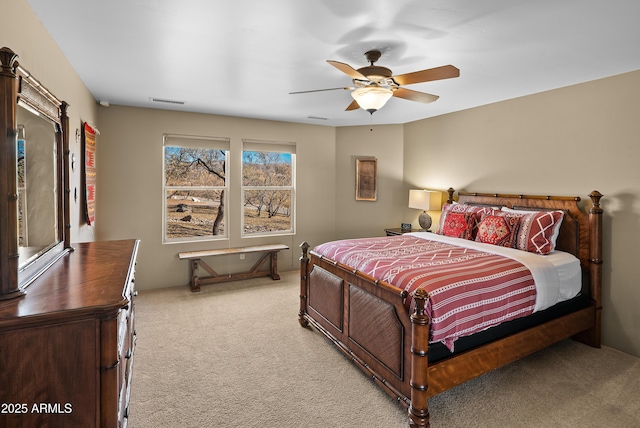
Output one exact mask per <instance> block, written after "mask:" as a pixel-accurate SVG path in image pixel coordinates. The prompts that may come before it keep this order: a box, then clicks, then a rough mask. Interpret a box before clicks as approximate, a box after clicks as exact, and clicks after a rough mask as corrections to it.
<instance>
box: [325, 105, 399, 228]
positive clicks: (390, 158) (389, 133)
mask: <svg viewBox="0 0 640 428" xmlns="http://www.w3.org/2000/svg"><path fill="white" fill-rule="evenodd" d="M352 114H366V113H364V112H352ZM336 135H337V138H336V164H335V176H336V239H341V238H359V237H366V236H383V235H384V229H385V228H389V227H400V223H402V222H403V221H404V219H403V218H402V210H400V209H398V207H403V206H406V205H407V203H408V201H409V194H408V193H407V194H405V192H404V184H403V181H402V169H403V166H402V165H403V151H402V146H403V138H404V131H403V125H387V126H373V127H371V126H353V127H342V128H337V130H336ZM356 158H376V159H377V169H378V176H377V199H376V201H356V196H355V195H356V194H355V189H356Z"/></svg>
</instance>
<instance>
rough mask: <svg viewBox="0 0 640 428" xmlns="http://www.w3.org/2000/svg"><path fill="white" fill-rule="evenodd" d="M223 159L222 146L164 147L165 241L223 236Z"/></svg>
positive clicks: (224, 181)
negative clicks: (217, 147) (213, 147)
mask: <svg viewBox="0 0 640 428" xmlns="http://www.w3.org/2000/svg"><path fill="white" fill-rule="evenodd" d="M226 159H227V152H226V150H223V149H210V148H201V147H183V146H170V145H167V146H165V148H164V176H165V183H164V188H165V239H166V240H182V239H192V238H196V237H215V236H226V232H225V190H226Z"/></svg>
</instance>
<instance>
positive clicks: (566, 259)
mask: <svg viewBox="0 0 640 428" xmlns="http://www.w3.org/2000/svg"><path fill="white" fill-rule="evenodd" d="M411 235H413V236H416V237H419V238H423V239H429V240H432V241H439V242H445V243H448V244H452V245H457V246H461V247H465V248H472V249H475V250H478V251H485V252H488V253H494V254H500V255H503V256H505V257H509V258H511V259H514V260H517V261H519V262H520V263H522V264H523V265H525V266H526V267H527V268H528V269H529V270H530V271H531V274H532V275H533V279H534V281H535V284H536V305H535V308H534V312H536V311H541V310H543V309H546V308H548V307H551V306H553V305H555V304H556V303H559V302H562V301H564V300H569V299H571V298H573V297H575V296H577V295H578V293H579V292H580V289H581V288H582V270H581V269H580V260H579V259H578V258H577V257H575V256H574V255H572V254H569V253H565V252H563V251H552V252H551V253H549V254H547V255H545V256H541V255H539V254H534V253H529V252H526V251H522V250H516V249H515V248H507V247H500V246H498V245H491V244H484V243H482V242H476V241H470V240H466V239H460V238H452V237H449V236H444V235H438V234H437V233H431V232H414V233H411Z"/></svg>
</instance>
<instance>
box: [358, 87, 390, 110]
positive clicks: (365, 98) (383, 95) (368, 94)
mask: <svg viewBox="0 0 640 428" xmlns="http://www.w3.org/2000/svg"><path fill="white" fill-rule="evenodd" d="M351 96H352V97H353V99H354V100H356V101H357V102H358V105H359V106H360V108H361V109H363V110H366V111H368V112H369V113H373V112H374V111H376V110H379V109H381V108H382V106H384V105H385V103H386V102H387V101H389V98H391V97H392V96H393V91H391V89H388V88H382V87H380V86H367V87H365V88H358V89H355V90H354V91H353V92H351Z"/></svg>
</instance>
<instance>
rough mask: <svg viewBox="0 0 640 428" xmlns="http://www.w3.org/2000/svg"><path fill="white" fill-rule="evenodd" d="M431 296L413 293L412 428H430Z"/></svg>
mask: <svg viewBox="0 0 640 428" xmlns="http://www.w3.org/2000/svg"><path fill="white" fill-rule="evenodd" d="M428 298H429V294H428V293H427V292H426V291H425V290H424V289H423V288H418V289H417V290H416V291H415V292H414V293H413V300H414V302H415V304H416V309H415V311H414V312H413V313H412V314H411V337H412V342H411V379H410V382H409V383H410V385H411V405H410V406H409V418H411V427H412V428H429V408H428V404H429V403H428V401H429V396H428V394H427V389H428V388H429V376H428V372H427V369H428V360H427V351H428V349H429V316H428V315H427V314H426V313H425V310H426V305H427V299H428Z"/></svg>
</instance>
